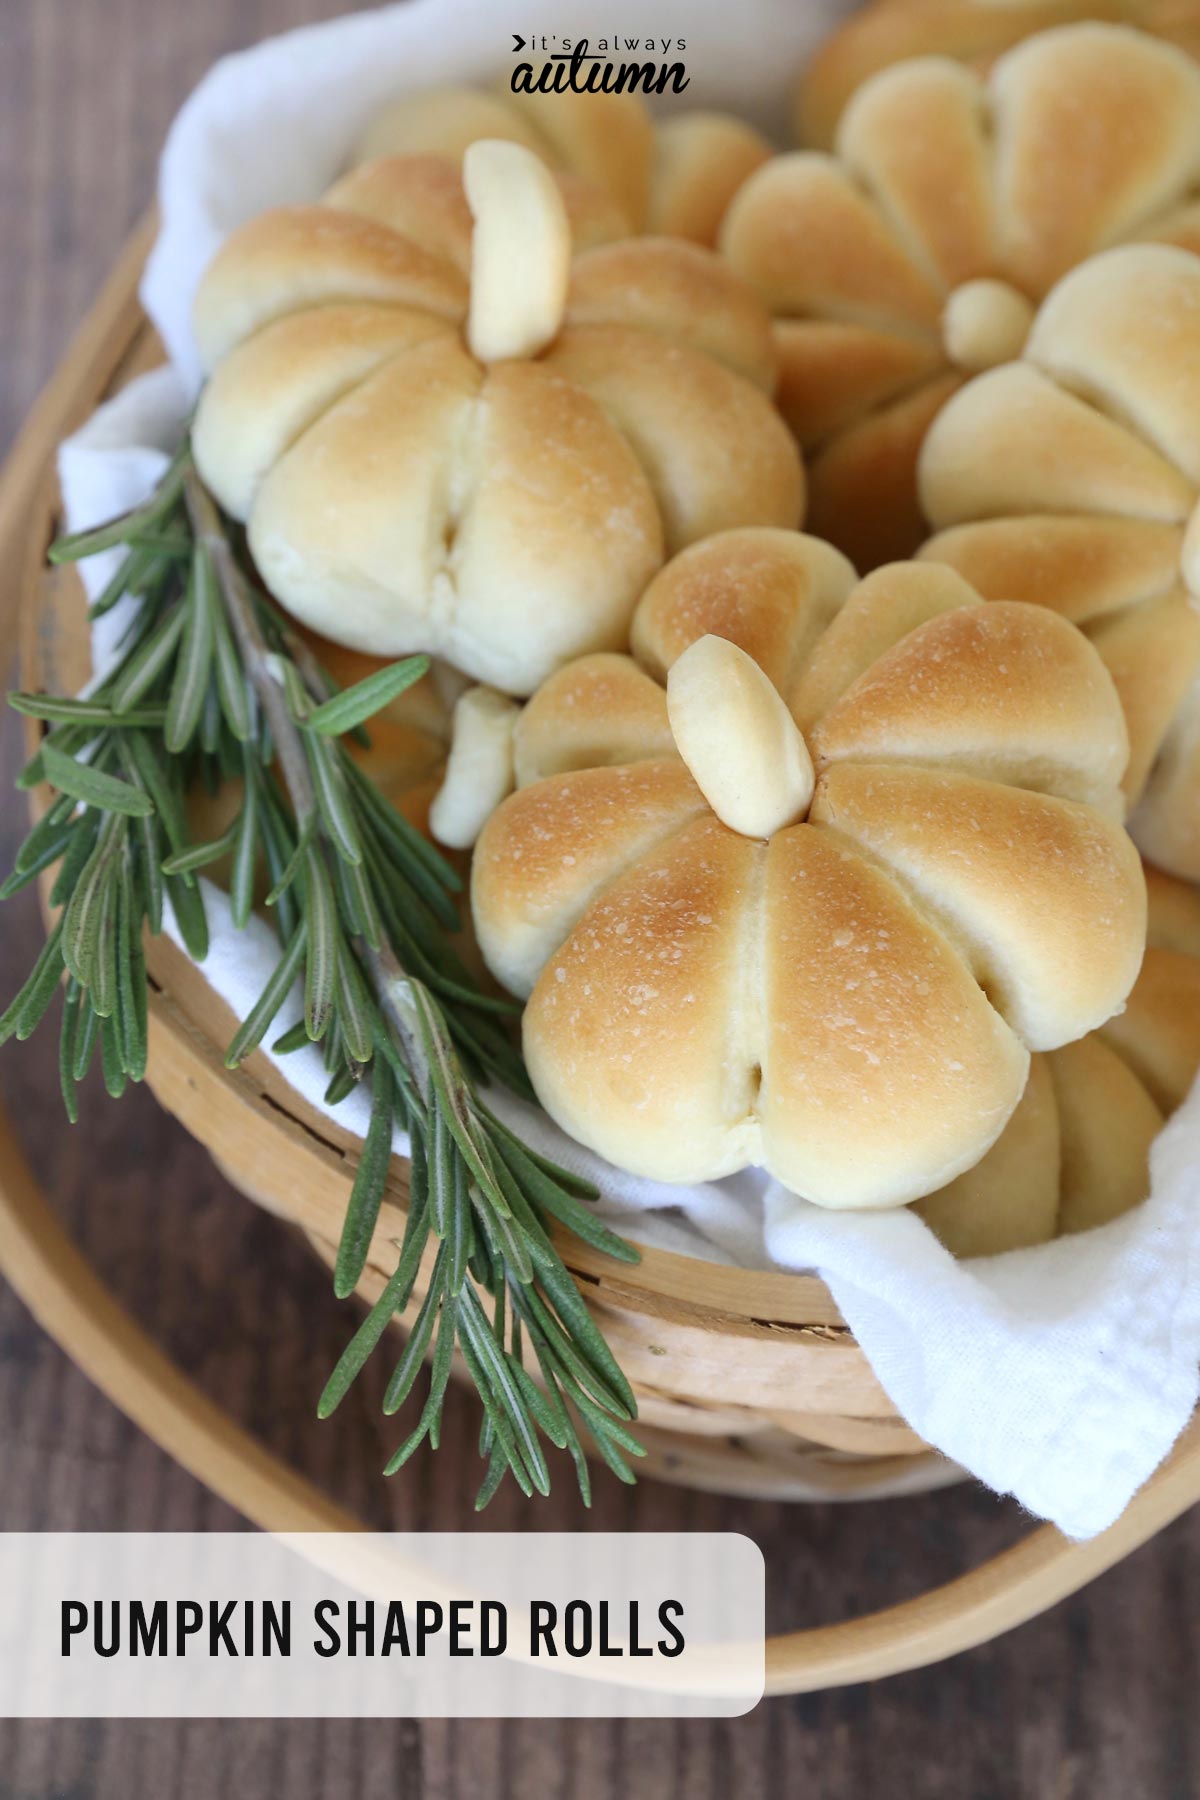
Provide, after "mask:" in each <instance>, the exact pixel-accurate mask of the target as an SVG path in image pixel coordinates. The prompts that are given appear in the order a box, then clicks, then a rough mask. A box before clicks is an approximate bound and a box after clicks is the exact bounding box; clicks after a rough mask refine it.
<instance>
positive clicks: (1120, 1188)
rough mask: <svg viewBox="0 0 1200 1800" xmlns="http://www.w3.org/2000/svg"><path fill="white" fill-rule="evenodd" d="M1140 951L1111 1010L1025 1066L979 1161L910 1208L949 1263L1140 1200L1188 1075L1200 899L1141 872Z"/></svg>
mask: <svg viewBox="0 0 1200 1800" xmlns="http://www.w3.org/2000/svg"><path fill="white" fill-rule="evenodd" d="M1146 885H1147V891H1148V897H1149V943H1148V948H1147V950H1146V955H1145V960H1144V961H1143V963H1142V969H1141V973H1140V974H1139V976H1138V978H1137V981H1136V982H1135V984H1134V988H1133V992H1132V994H1131V995H1130V997H1129V1003H1128V1005H1127V1006H1126V1007H1125V1009H1124V1011H1123V1012H1120V1013H1118V1014H1117V1015H1116V1016H1115V1017H1114V1018H1112V1019H1110V1020H1109V1022H1108V1024H1107V1025H1103V1026H1101V1028H1100V1029H1099V1031H1095V1032H1093V1033H1091V1035H1090V1036H1088V1037H1086V1038H1083V1039H1081V1040H1080V1041H1079V1042H1078V1043H1076V1044H1068V1045H1066V1046H1064V1048H1063V1049H1061V1050H1054V1051H1051V1052H1050V1053H1049V1054H1048V1055H1045V1056H1035V1057H1034V1058H1033V1060H1032V1062H1031V1064H1030V1068H1029V1081H1028V1083H1027V1085H1026V1088H1025V1092H1024V1094H1023V1095H1022V1096H1021V1102H1020V1105H1019V1106H1018V1107H1017V1110H1016V1112H1015V1113H1014V1114H1013V1116H1012V1118H1011V1119H1010V1120H1009V1122H1008V1124H1007V1125H1006V1126H1005V1128H1004V1131H1003V1132H1002V1134H1001V1136H1000V1137H999V1139H998V1140H997V1142H996V1143H995V1144H994V1145H993V1146H992V1148H991V1149H990V1150H989V1151H988V1153H987V1155H986V1156H985V1157H984V1158H983V1159H982V1161H980V1162H979V1163H977V1164H976V1166H975V1167H974V1168H973V1169H968V1170H967V1172H966V1174H965V1175H960V1176H959V1177H958V1179H957V1180H956V1181H953V1182H951V1183H950V1185H949V1186H948V1187H945V1188H943V1189H942V1190H941V1192H940V1193H937V1194H931V1195H930V1196H929V1198H928V1199H926V1200H920V1201H917V1202H916V1207H915V1210H916V1211H917V1212H918V1213H920V1215H921V1217H922V1218H923V1219H924V1220H925V1222H926V1224H927V1225H928V1226H929V1227H930V1229H931V1230H932V1231H934V1232H936V1234H937V1236H938V1237H939V1238H941V1240H942V1242H943V1243H944V1244H945V1245H946V1248H947V1249H948V1250H951V1251H952V1252H953V1253H954V1254H955V1255H956V1256H989V1255H992V1254H994V1253H995V1252H997V1251H1002V1250H1017V1249H1021V1248H1023V1247H1025V1246H1027V1245H1029V1244H1042V1243H1046V1242H1047V1241H1048V1240H1049V1239H1050V1238H1053V1237H1060V1236H1063V1235H1064V1234H1066V1233H1069V1232H1075V1231H1085V1230H1087V1229H1088V1228H1089V1227H1090V1226H1092V1225H1104V1224H1107V1222H1108V1221H1109V1220H1110V1219H1115V1218H1118V1217H1119V1216H1120V1215H1121V1214H1122V1213H1125V1212H1129V1211H1130V1210H1131V1209H1132V1208H1133V1207H1135V1206H1138V1205H1140V1204H1141V1202H1142V1201H1143V1200H1144V1199H1145V1198H1146V1195H1147V1194H1148V1193H1149V1191H1150V1167H1149V1164H1150V1146H1151V1144H1152V1143H1153V1142H1154V1139H1155V1137H1156V1136H1157V1135H1158V1133H1159V1131H1160V1130H1161V1128H1162V1126H1163V1124H1164V1123H1165V1121H1166V1120H1167V1119H1168V1118H1169V1117H1170V1115H1171V1114H1172V1113H1173V1112H1174V1111H1175V1108H1176V1107H1177V1106H1179V1105H1180V1103H1181V1102H1182V1101H1183V1100H1184V1098H1185V1097H1186V1095H1187V1092H1188V1089H1189V1088H1190V1087H1191V1085H1192V1082H1193V1081H1194V1079H1195V1077H1196V1072H1197V1070H1198V1069H1200V894H1197V892H1196V890H1195V889H1194V888H1192V887H1189V886H1187V885H1186V884H1185V883H1183V882H1180V881H1173V880H1172V879H1171V877H1170V876H1168V875H1164V874H1162V873H1161V872H1160V871H1159V870H1157V869H1150V868H1148V869H1147V870H1146Z"/></svg>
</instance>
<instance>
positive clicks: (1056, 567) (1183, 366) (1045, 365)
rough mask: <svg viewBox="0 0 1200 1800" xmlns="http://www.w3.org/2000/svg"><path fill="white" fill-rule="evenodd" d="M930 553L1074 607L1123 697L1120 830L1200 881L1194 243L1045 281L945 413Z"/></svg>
mask: <svg viewBox="0 0 1200 1800" xmlns="http://www.w3.org/2000/svg"><path fill="white" fill-rule="evenodd" d="M921 495H922V500H923V502H924V505H925V509H926V511H927V513H928V516H929V519H930V522H931V524H932V525H933V526H934V527H935V530H936V532H937V535H936V536H935V537H933V538H932V539H931V540H930V542H929V543H928V544H926V545H925V546H924V548H923V549H922V551H921V555H922V556H923V557H927V558H930V559H934V560H937V561H939V562H944V563H950V564H952V565H953V567H955V568H956V569H958V570H959V571H960V572H961V573H962V574H963V575H964V576H965V577H966V579H967V580H968V581H970V582H972V583H973V584H974V586H976V587H977V588H978V589H979V591H980V592H981V593H982V594H985V595H990V596H1001V595H1002V596H1004V597H1005V598H1006V599H1018V600H1029V601H1036V602H1038V603H1040V604H1042V605H1046V606H1051V607H1053V608H1054V609H1055V610H1056V611H1057V612H1060V613H1062V614H1063V615H1064V616H1065V617H1067V618H1069V619H1072V620H1074V621H1075V622H1076V623H1077V624H1079V625H1080V626H1082V628H1083V629H1084V631H1086V633H1087V634H1088V636H1089V637H1090V638H1091V640H1092V642H1093V643H1094V644H1095V646H1096V648H1097V650H1098V651H1099V652H1100V655H1101V656H1102V657H1103V659H1104V661H1105V663H1106V664H1107V665H1108V668H1109V671H1110V673H1111V674H1112V677H1113V680H1114V681H1115V683H1116V685H1117V690H1118V692H1119V693H1120V695H1121V700H1122V703H1123V705H1124V708H1125V716H1126V719H1127V721H1128V725H1129V736H1130V744H1131V757H1130V764H1129V769H1128V771H1127V774H1126V778H1125V791H1126V795H1127V798H1128V801H1129V805H1130V807H1131V808H1132V817H1131V821H1130V829H1131V831H1132V833H1133V836H1134V837H1135V839H1136V840H1137V842H1138V844H1139V845H1140V846H1141V848H1142V850H1143V851H1144V853H1145V854H1146V855H1147V856H1148V857H1149V858H1150V860H1151V861H1152V862H1156V863H1158V864H1160V865H1161V866H1162V867H1163V868H1166V869H1169V870H1171V871H1172V872H1173V873H1175V874H1177V875H1183V876H1186V877H1188V878H1190V879H1192V880H1196V879H1200V608H1198V601H1197V596H1198V595H1200V527H1198V526H1197V524H1196V517H1197V502H1198V501H1200V257H1197V256H1194V255H1192V254H1191V253H1189V252H1187V251H1184V250H1180V249H1177V248H1175V247H1174V246H1171V245H1160V244H1146V245H1137V246H1128V247H1126V248H1122V249H1119V250H1112V251H1108V252H1106V253H1105V254H1104V255H1102V256H1098V257H1096V258H1094V259H1093V260H1092V261H1091V262H1089V263H1085V264H1084V265H1083V266H1082V267H1081V268H1079V269H1076V270H1075V271H1074V272H1073V273H1072V274H1070V275H1068V276H1067V277H1066V279H1065V280H1064V281H1062V282H1060V284H1059V285H1058V286H1057V287H1056V288H1055V289H1054V291H1053V293H1051V295H1050V296H1049V298H1048V299H1047V300H1046V301H1045V303H1044V304H1043V306H1042V308H1041V311H1040V312H1039V314H1038V317H1037V321H1036V323H1035V325H1034V328H1033V331H1032V332H1031V334H1030V337H1029V342H1028V344H1027V345H1026V348H1025V353H1024V355H1023V356H1022V358H1021V359H1020V361H1018V362H1014V363H1011V364H1007V365H1006V366H1004V367H1003V368H999V369H994V370H992V371H990V372H989V373H988V374H986V375H981V376H980V377H979V379H978V380H977V381H974V382H972V383H970V385H969V386H967V387H966V388H964V389H963V391H962V393H961V394H959V395H957V396H956V397H955V399H954V400H953V401H952V402H951V403H950V405H949V406H948V407H947V408H946V409H945V411H944V412H943V413H942V414H941V416H940V418H939V419H938V420H937V423H936V424H935V425H934V427H933V430H932V431H931V433H930V435H929V439H928V441H927V443H926V445H925V449H924V452H923V454H922V458H921Z"/></svg>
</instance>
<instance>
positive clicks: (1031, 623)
mask: <svg viewBox="0 0 1200 1800" xmlns="http://www.w3.org/2000/svg"><path fill="white" fill-rule="evenodd" d="M633 645H634V652H635V657H636V660H635V658H634V657H627V656H624V657H623V656H612V655H601V656H594V657H590V658H585V659H582V660H580V661H579V662H576V663H574V664H572V665H571V666H569V667H568V668H566V669H563V670H561V671H560V672H559V673H557V674H556V675H554V676H552V677H551V678H550V680H549V681H548V682H547V683H546V684H545V685H544V686H543V687H542V688H541V689H540V690H539V691H538V693H537V694H536V695H535V696H534V697H533V699H532V700H531V701H530V703H529V705H528V706H527V707H526V708H525V709H524V711H523V713H522V715H521V717H520V719H519V721H518V723H517V725H516V729H515V733H514V738H515V756H514V765H515V770H516V779H517V781H518V784H519V786H518V790H517V791H516V792H515V793H513V794H512V795H510V797H509V798H508V799H507V800H505V801H504V803H503V805H501V806H500V807H499V809H498V810H497V811H496V812H495V813H494V814H493V815H492V817H491V818H490V819H489V820H488V823H487V825H486V826H485V828H484V830H483V832H482V835H481V836H480V838H479V841H478V844H477V846H476V850H475V858H474V864H473V872H472V911H473V916H474V921H475V927H476V933H477V936H478V939H479V944H480V948H481V950H482V952H483V955H484V958H485V961H486V962H487V964H488V966H489V967H490V968H491V970H492V972H493V974H495V975H496V976H497V978H498V979H499V980H500V981H501V982H502V983H503V984H504V985H505V986H506V987H507V988H508V989H509V990H510V991H511V992H512V993H514V994H517V995H519V996H521V997H526V996H527V997H528V1004H527V1006H526V1009H525V1016H524V1043H525V1055H526V1060H527V1063H528V1067H529V1071H530V1074H531V1076H532V1079H533V1083H534V1086H535V1088H536V1090H537V1093H538V1096H539V1098H540V1100H541V1101H542V1104H543V1105H544V1106H545V1107H546V1109H547V1111H548V1112H549V1113H550V1114H551V1115H552V1117H553V1118H554V1119H556V1120H557V1122H558V1123H559V1124H560V1125H561V1126H562V1127H563V1128H564V1129H565V1130H566V1131H568V1132H569V1133H570V1134H571V1135H572V1136H573V1137H575V1138H577V1139H578V1140H579V1141H580V1142H582V1143H584V1144H586V1145H588V1146H590V1147H591V1148H592V1149H594V1150H596V1151H598V1152H599V1153H600V1154H601V1155H603V1156H605V1157H607V1158H608V1159H609V1160H610V1161H611V1162H614V1163H616V1164H618V1165H619V1166H621V1167H623V1168H626V1169H629V1170H631V1171H633V1172H635V1173H637V1174H642V1175H647V1176H651V1177H653V1178H655V1179H658V1180H662V1181H669V1182H695V1181H701V1180H708V1179H712V1178H715V1177H718V1176H723V1175H728V1174H730V1173H732V1172H733V1171H735V1170H737V1169H741V1168H743V1167H746V1166H748V1165H762V1166H765V1167H766V1168H768V1169H769V1170H770V1171H771V1172H772V1173H773V1174H774V1175H776V1176H777V1177H778V1178H779V1179H780V1180H781V1181H783V1182H785V1183H786V1184H787V1185H788V1186H789V1187H790V1188H792V1189H793V1190H795V1191H796V1192H797V1193H801V1194H804V1195H806V1196H807V1197H808V1198H810V1199H812V1200H814V1201H817V1202H818V1203H820V1204H821V1205H823V1206H832V1207H850V1206H857V1207H881V1206H894V1205H899V1204H902V1203H904V1202H906V1201H910V1200H913V1199H915V1198H916V1197H917V1196H919V1195H923V1194H928V1193H931V1192H933V1191H934V1190H935V1189H937V1188H939V1187H941V1186H943V1185H944V1184H945V1183H946V1182H948V1181H949V1180H951V1179H953V1177H954V1176H956V1175H958V1174H960V1173H961V1172H962V1171H963V1170H964V1169H966V1168H969V1167H970V1166H972V1165H973V1164H974V1163H976V1162H977V1161H978V1160H979V1158H980V1157H981V1156H982V1155H983V1154H984V1153H985V1152H986V1151H987V1150H988V1148H989V1147H990V1146H991V1145H992V1144H993V1143H994V1142H995V1140H996V1138H997V1137H998V1136H999V1134H1000V1132H1001V1131H1002V1130H1003V1128H1004V1126H1005V1124H1006V1123H1007V1121H1008V1119H1009V1118H1010V1117H1011V1115H1012V1113H1013V1110H1014V1108H1015V1107H1016V1105H1017V1102H1018V1101H1019V1099H1020V1097H1021V1094H1022V1091H1023V1089H1024V1086H1025V1081H1026V1077H1027V1074H1028V1069H1029V1053H1030V1051H1031V1050H1050V1049H1054V1048H1056V1047H1057V1046H1059V1045H1061V1044H1064V1043H1069V1042H1071V1041H1073V1040H1074V1039H1076V1038H1078V1037H1081V1036H1083V1035H1084V1034H1085V1033H1086V1032H1088V1031H1090V1030H1092V1029H1093V1028H1095V1027H1096V1026H1098V1025H1100V1024H1102V1023H1103V1022H1104V1021H1105V1020H1106V1019H1108V1018H1109V1017H1110V1016H1111V1015H1112V1014H1113V1012H1114V1011H1116V1010H1117V1008H1119V1007H1120V1006H1121V1004H1122V1002H1123V1001H1124V999H1125V997H1126V995H1127V994H1128V992H1129V990H1130V988H1131V986H1132V984H1133V981H1134V978H1135V976H1136V974H1137V971H1138V965H1139V963H1140V961H1141V956H1142V950H1143V946H1144V942H1145V885H1144V881H1143V877H1142V871H1141V865H1140V862H1139V859H1138V856H1137V853H1136V851H1135V850H1134V848H1133V846H1132V844H1131V843H1130V841H1129V839H1128V837H1127V836H1126V834H1125V832H1124V830H1123V829H1122V828H1121V826H1120V824H1119V823H1118V820H1119V816H1120V798H1119V791H1118V784H1119V782H1120V778H1121V773H1122V770H1123V768H1124V765H1125V760H1126V756H1127V743H1126V735H1125V726H1124V721H1123V719H1122V716H1121V709H1120V706H1119V704H1118V702H1117V698H1116V694H1115V692H1114V690H1113V686H1112V682H1111V680H1110V679H1109V677H1108V675H1107V673H1106V671H1105V669H1104V667H1103V664H1102V663H1101V662H1100V659H1099V657H1098V656H1097V655H1096V653H1095V652H1094V650H1093V649H1092V648H1091V646H1090V645H1089V644H1088V643H1087V640H1086V639H1085V638H1084V637H1083V636H1082V634H1081V633H1079V632H1078V631H1076V630H1075V629H1074V627H1073V626H1070V625H1068V624H1067V623H1066V621H1065V620H1062V619H1060V618H1057V617H1056V616H1055V615H1054V614H1053V613H1051V612H1049V611H1047V609H1046V608H1044V607H1033V606H1023V605H1019V604H1006V603H1003V602H1000V603H994V604H988V605H985V604H983V603H982V602H981V601H980V599H979V596H978V595H977V594H976V593H975V592H974V591H973V590H972V589H971V588H970V587H968V586H967V584H966V583H965V582H964V581H962V580H961V578H960V577H958V576H956V575H955V574H954V573H953V572H952V571H950V570H939V569H935V568H934V567H933V566H924V565H920V564H903V565H896V566H894V567H891V568H887V569H882V570H879V571H877V572H876V573H875V574H874V575H872V576H870V577H869V578H868V579H866V580H865V581H863V582H861V583H858V582H857V578H856V576H855V573H854V570H853V569H852V567H851V566H850V564H849V563H848V562H847V561H846V560H845V558H844V557H842V556H841V555H840V554H839V553H838V552H837V551H836V550H833V549H832V548H830V546H828V545H826V544H824V543H821V542H819V541H818V540H816V539H814V538H811V537H804V536H801V535H799V534H796V533H791V532H781V531H771V530H745V531H735V532H728V533H724V534H722V535H721V536H718V537H715V538H712V539H710V540H708V541H707V542H705V543H702V544H697V545H694V546H692V547H691V548H690V549H688V550H685V551H684V552H683V553H682V554H681V555H680V556H677V557H676V558H675V559H674V560H673V561H672V562H671V563H669V564H668V565H667V567H666V568H665V569H664V570H662V572H661V573H660V574H659V575H658V576H657V578H656V579H655V580H654V581H653V582H652V583H651V585H650V587H649V589H648V590H647V592H646V594H645V596H644V598H643V600H642V601H641V603H640V605H639V607H638V610H637V613H636V614H635V617H634V624H633Z"/></svg>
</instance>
